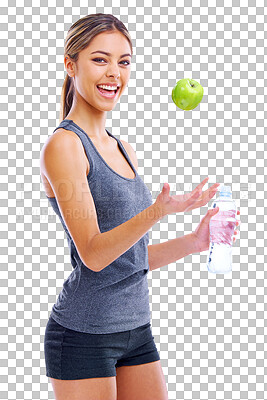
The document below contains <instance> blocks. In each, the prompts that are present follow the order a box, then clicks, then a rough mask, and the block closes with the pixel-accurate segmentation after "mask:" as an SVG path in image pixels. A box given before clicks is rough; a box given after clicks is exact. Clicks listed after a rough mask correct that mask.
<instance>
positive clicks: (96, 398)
mask: <svg viewBox="0 0 267 400" xmlns="http://www.w3.org/2000/svg"><path fill="white" fill-rule="evenodd" d="M49 379H50V382H51V384H52V387H53V391H54V394H55V400H116V399H117V387H116V376H109V377H106V378H90V379H74V380H61V379H54V378H49Z"/></svg>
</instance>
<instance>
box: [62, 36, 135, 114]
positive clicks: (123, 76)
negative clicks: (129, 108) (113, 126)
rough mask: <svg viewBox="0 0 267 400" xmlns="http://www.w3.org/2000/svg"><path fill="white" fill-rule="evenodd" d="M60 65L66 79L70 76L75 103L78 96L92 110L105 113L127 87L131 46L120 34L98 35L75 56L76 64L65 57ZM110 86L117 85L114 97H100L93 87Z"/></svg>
mask: <svg viewBox="0 0 267 400" xmlns="http://www.w3.org/2000/svg"><path fill="white" fill-rule="evenodd" d="M101 52H106V53H109V54H110V55H107V54H103V53H101ZM92 53H94V54H92ZM64 63H65V67H66V70H67V72H68V74H69V76H72V77H74V78H73V79H74V84H75V90H76V92H78V93H77V94H78V101H79V95H80V96H81V97H82V98H83V99H84V100H85V101H86V102H87V103H89V104H90V105H91V106H92V107H94V108H96V109H98V110H100V111H109V110H112V109H113V108H114V107H115V105H116V103H117V101H118V99H119V98H120V96H121V95H122V93H123V91H124V90H125V88H126V86H127V84H128V81H129V78H130V74H131V47H130V44H129V42H128V40H127V39H126V37H125V36H124V35H123V34H122V33H120V32H118V31H115V32H102V33H100V34H98V35H97V36H96V37H95V38H94V39H93V40H92V42H91V43H90V45H89V46H88V47H87V48H86V49H84V50H82V51H81V52H80V53H79V57H78V61H77V63H76V64H75V63H73V62H72V61H71V60H70V59H69V58H68V57H67V56H66V57H65V60H64ZM111 83H112V84H114V86H117V85H119V88H118V90H117V92H116V95H115V97H104V96H102V95H101V93H100V92H99V90H98V88H97V85H100V84H111ZM108 93H110V92H107V94H108Z"/></svg>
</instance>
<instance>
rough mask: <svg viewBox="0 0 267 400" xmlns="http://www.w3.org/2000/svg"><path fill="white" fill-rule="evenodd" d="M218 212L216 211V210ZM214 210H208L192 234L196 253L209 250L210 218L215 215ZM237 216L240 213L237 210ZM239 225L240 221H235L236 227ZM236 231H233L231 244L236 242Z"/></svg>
mask: <svg viewBox="0 0 267 400" xmlns="http://www.w3.org/2000/svg"><path fill="white" fill-rule="evenodd" d="M217 212H218V210H217ZM217 212H216V209H210V210H209V211H208V212H207V214H206V215H205V216H204V217H203V218H202V220H201V221H200V223H199V225H198V227H197V229H196V230H195V231H194V232H193V235H194V237H195V239H196V240H195V244H196V251H197V252H198V253H200V252H202V251H205V250H209V246H210V227H209V225H210V220H211V218H212V217H213V216H214V215H216V214H217ZM237 215H240V211H239V210H237ZM238 225H240V220H237V221H236V226H238ZM237 233H238V231H237V230H235V231H234V238H233V243H235V241H236V235H237Z"/></svg>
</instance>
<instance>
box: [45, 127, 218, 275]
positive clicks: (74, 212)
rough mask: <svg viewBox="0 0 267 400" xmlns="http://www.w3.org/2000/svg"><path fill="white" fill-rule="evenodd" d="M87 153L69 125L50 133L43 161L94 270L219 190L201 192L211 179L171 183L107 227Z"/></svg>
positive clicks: (72, 231) (75, 237)
mask: <svg viewBox="0 0 267 400" xmlns="http://www.w3.org/2000/svg"><path fill="white" fill-rule="evenodd" d="M85 157H86V156H85V153H84V148H83V145H82V143H81V141H80V139H79V138H78V137H77V135H76V134H74V133H73V132H71V131H67V130H63V133H62V132H61V131H58V132H57V134H55V135H54V136H52V137H50V138H49V140H48V142H47V143H46V144H45V145H44V146H43V148H42V151H41V158H40V162H41V164H42V171H43V173H44V174H45V176H46V178H47V179H48V181H49V183H50V185H51V186H52V189H53V192H54V194H55V197H56V200H57V203H58V206H59V209H60V212H61V215H62V218H63V220H64V222H65V224H66V226H67V228H68V231H69V233H70V235H71V237H72V239H73V241H74V244H75V246H76V249H77V251H78V254H79V256H80V258H81V260H82V262H83V263H84V264H85V265H86V266H87V267H88V268H89V269H91V270H92V271H94V272H99V271H101V270H102V269H104V268H106V267H107V266H108V265H109V264H111V263H112V262H113V261H114V260H116V259H117V258H118V257H120V256H121V255H122V254H123V253H125V252H126V251H127V250H128V249H129V248H130V247H132V246H133V245H134V244H135V243H136V242H137V241H138V240H139V239H141V237H142V236H144V235H145V234H146V232H147V231H148V230H149V229H150V228H151V227H152V226H153V225H154V224H156V223H157V222H158V221H160V220H161V219H162V218H163V217H164V216H165V215H168V214H172V213H177V212H185V211H190V210H192V209H194V208H197V207H201V206H203V205H205V204H206V203H207V202H208V201H209V200H210V198H211V195H214V192H211V190H212V187H211V188H209V189H208V190H207V191H205V192H204V193H202V192H201V190H202V187H203V186H204V185H205V183H206V179H205V180H204V181H202V182H201V183H200V184H199V185H198V186H197V187H196V188H195V189H194V190H193V191H192V192H191V193H188V194H185V195H174V196H170V195H169V192H170V187H169V185H168V184H167V187H166V188H164V187H163V189H162V191H161V192H160V194H159V195H158V196H157V199H156V201H155V203H154V204H152V205H151V206H149V207H147V208H146V209H145V210H143V211H142V212H140V213H139V214H137V215H135V216H134V217H133V218H131V219H129V220H128V221H126V222H124V223H122V224H121V225H119V226H116V227H115V228H113V229H111V230H109V231H107V232H103V233H101V232H100V229H99V225H98V221H97V213H96V209H95V204H94V200H93V197H92V194H91V191H90V188H89V185H88V181H87V176H86V158H85ZM215 185H216V184H215ZM213 186H214V185H213Z"/></svg>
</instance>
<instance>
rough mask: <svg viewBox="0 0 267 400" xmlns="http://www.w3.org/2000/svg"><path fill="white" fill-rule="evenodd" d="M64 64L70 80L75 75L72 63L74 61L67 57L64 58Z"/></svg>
mask: <svg viewBox="0 0 267 400" xmlns="http://www.w3.org/2000/svg"><path fill="white" fill-rule="evenodd" d="M64 64H65V68H66V71H67V74H68V75H69V77H70V78H72V77H73V76H74V75H75V63H74V61H72V60H71V59H70V57H69V56H65V58H64Z"/></svg>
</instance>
